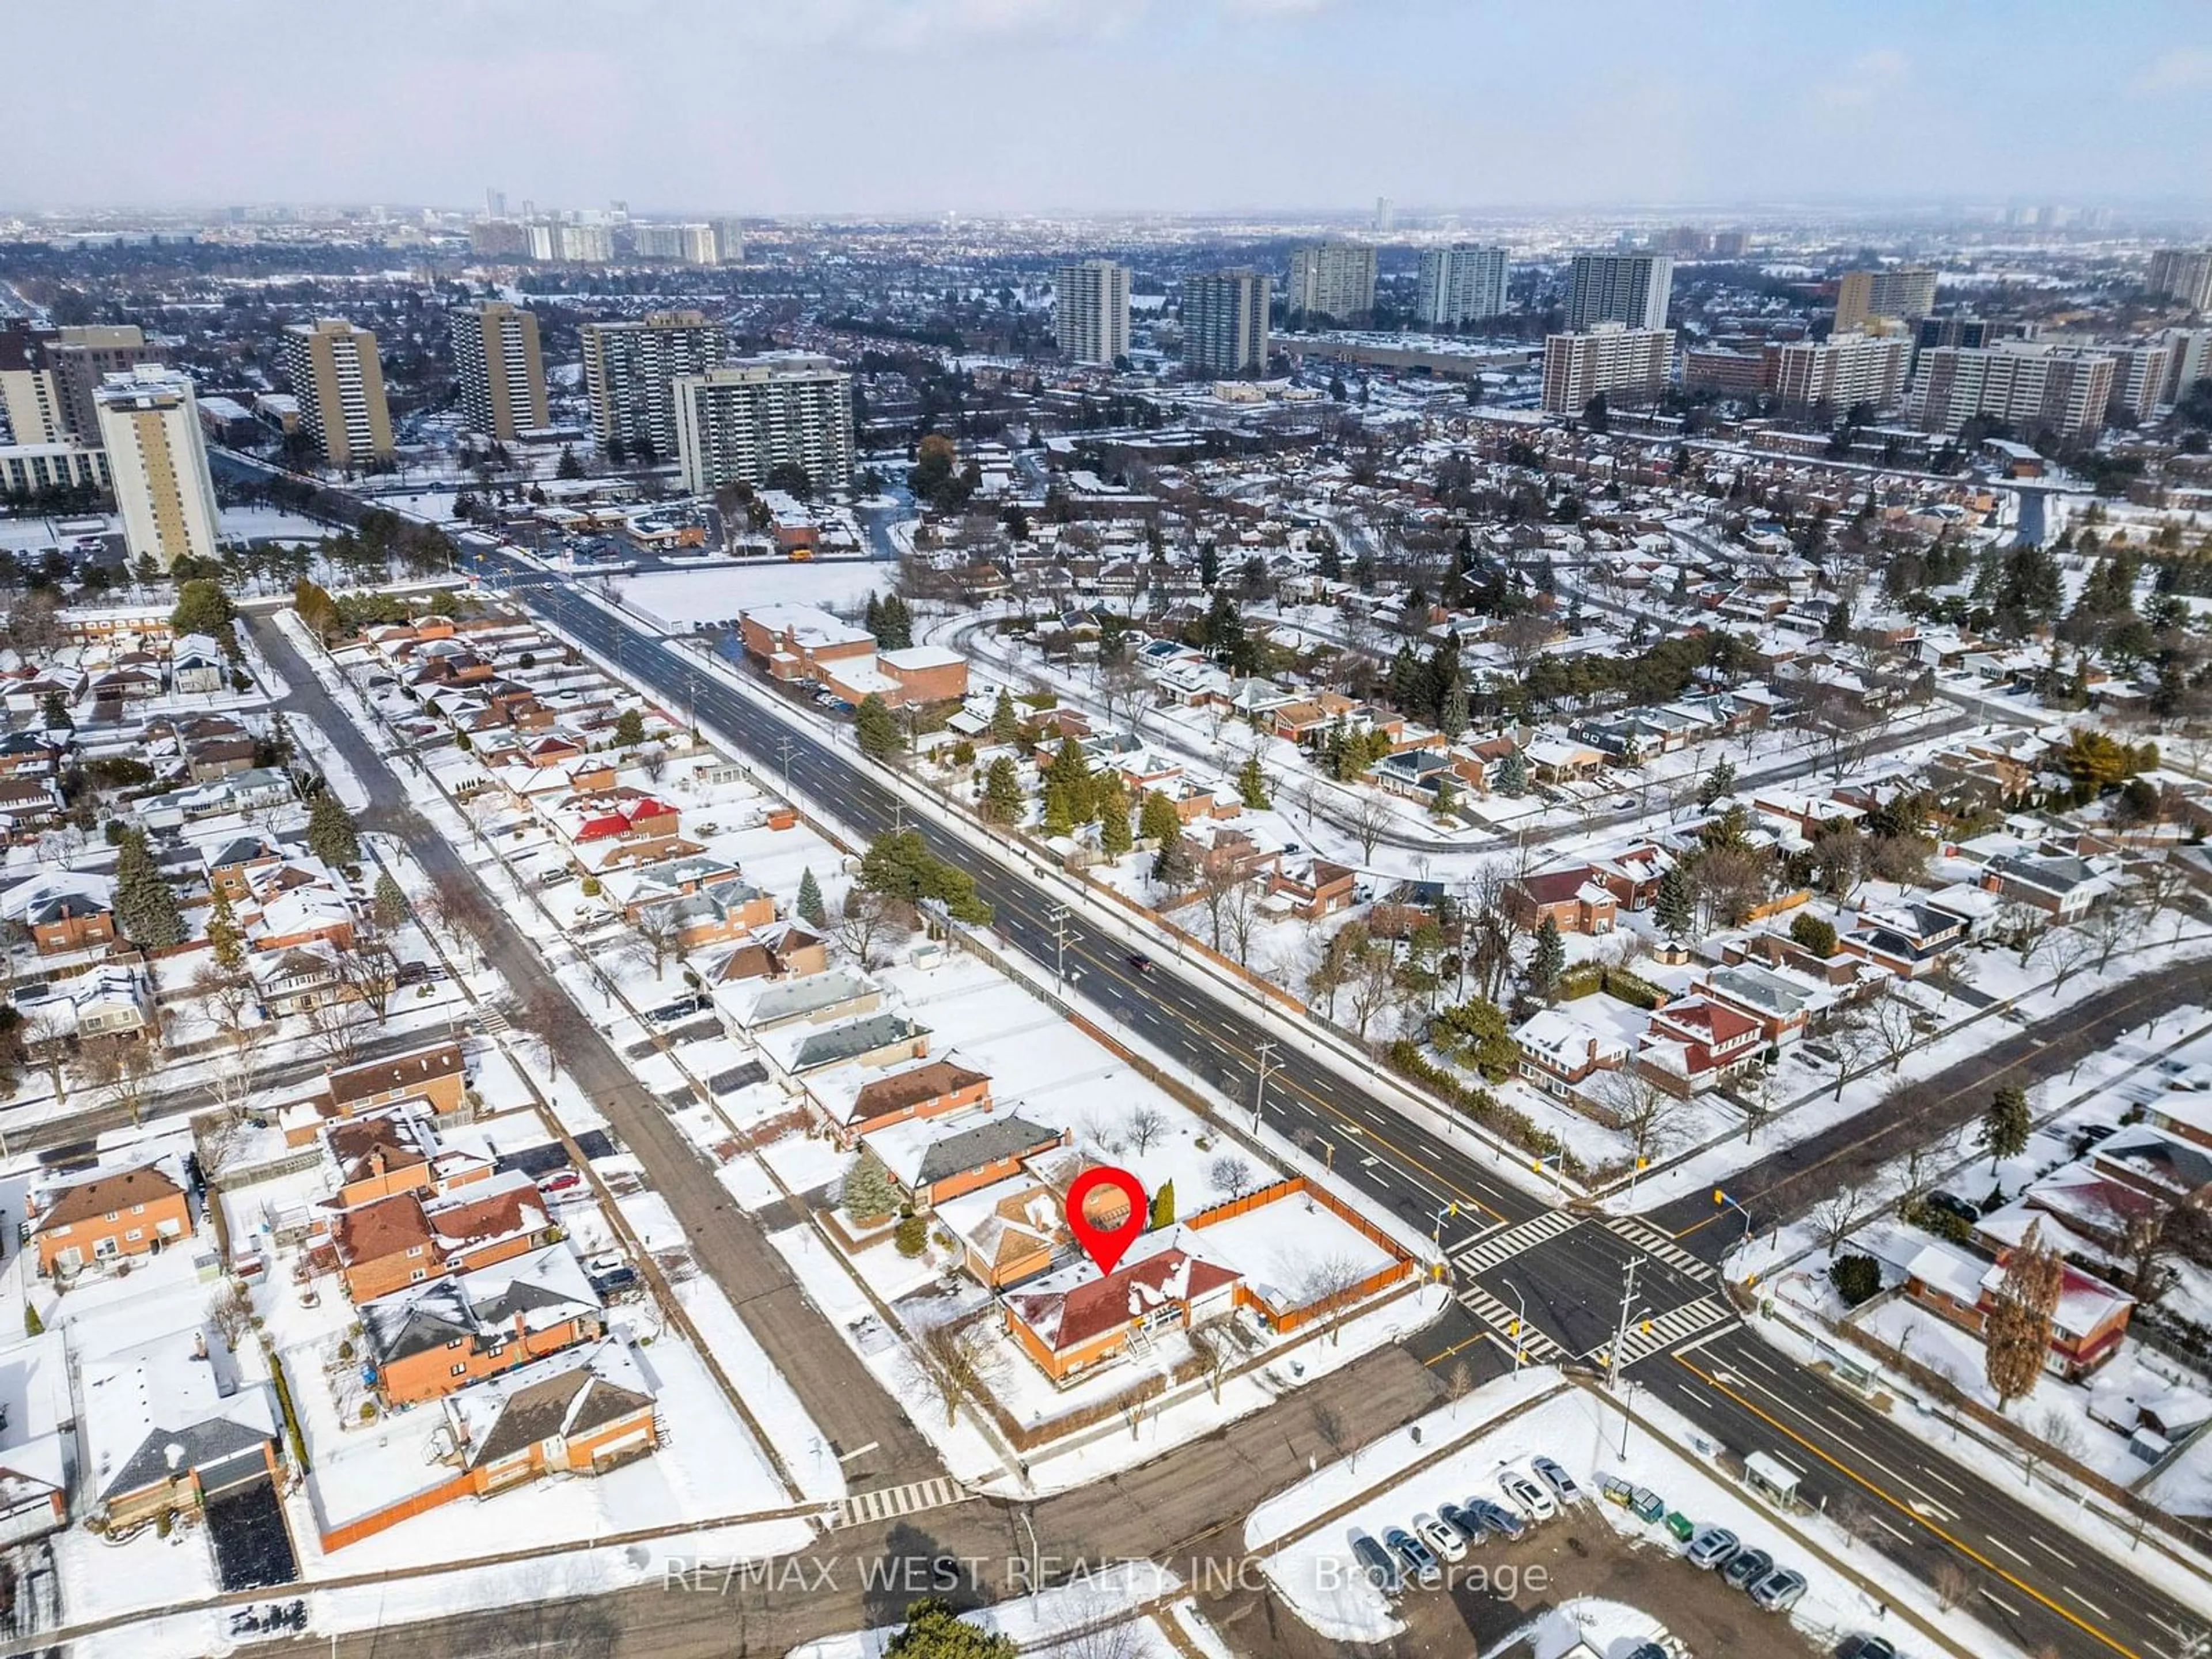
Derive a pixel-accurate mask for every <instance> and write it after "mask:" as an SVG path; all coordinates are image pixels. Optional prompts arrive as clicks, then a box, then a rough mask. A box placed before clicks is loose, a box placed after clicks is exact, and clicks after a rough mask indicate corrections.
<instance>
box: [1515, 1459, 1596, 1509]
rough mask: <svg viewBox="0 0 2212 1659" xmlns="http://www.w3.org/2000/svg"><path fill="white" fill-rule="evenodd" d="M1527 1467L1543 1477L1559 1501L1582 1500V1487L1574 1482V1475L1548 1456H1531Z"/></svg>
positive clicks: (1575, 1501)
mask: <svg viewBox="0 0 2212 1659" xmlns="http://www.w3.org/2000/svg"><path fill="white" fill-rule="evenodd" d="M1528 1467H1529V1468H1532V1469H1534V1470H1535V1471H1536V1473H1537V1474H1541V1475H1542V1476H1543V1477H1544V1484H1545V1485H1546V1486H1549V1487H1550V1488H1551V1489H1552V1492H1553V1496H1554V1497H1556V1498H1558V1499H1559V1502H1560V1503H1562V1504H1579V1503H1581V1502H1582V1501H1583V1489H1582V1488H1581V1487H1580V1486H1577V1485H1576V1484H1575V1478H1574V1476H1572V1475H1571V1474H1568V1473H1567V1472H1566V1471H1565V1469H1563V1468H1560V1467H1559V1465H1558V1464H1557V1463H1554V1462H1553V1461H1552V1460H1551V1459H1550V1458H1548V1457H1532V1458H1530V1459H1529V1460H1528Z"/></svg>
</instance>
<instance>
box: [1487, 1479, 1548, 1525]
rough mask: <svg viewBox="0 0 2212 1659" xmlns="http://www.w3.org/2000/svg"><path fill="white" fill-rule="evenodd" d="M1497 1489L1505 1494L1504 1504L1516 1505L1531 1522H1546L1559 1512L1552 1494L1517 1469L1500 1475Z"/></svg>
mask: <svg viewBox="0 0 2212 1659" xmlns="http://www.w3.org/2000/svg"><path fill="white" fill-rule="evenodd" d="M1498 1491H1500V1492H1504V1494H1505V1499H1506V1502H1508V1503H1509V1504H1515V1505H1517V1506H1518V1507H1519V1509H1520V1510H1521V1512H1522V1514H1523V1515H1525V1516H1528V1518H1529V1519H1530V1520H1531V1521H1548V1520H1550V1519H1551V1518H1552V1517H1553V1516H1555V1515H1557V1514H1558V1513H1559V1505H1558V1504H1556V1503H1554V1502H1553V1500H1552V1494H1551V1493H1549V1492H1546V1491H1545V1490H1544V1489H1543V1487H1541V1486H1538V1485H1537V1484H1536V1482H1535V1481H1534V1480H1531V1479H1529V1477H1528V1476H1527V1475H1525V1474H1522V1473H1521V1471H1520V1470H1518V1469H1507V1470H1506V1471H1505V1472H1504V1474H1500V1475H1499V1476H1498Z"/></svg>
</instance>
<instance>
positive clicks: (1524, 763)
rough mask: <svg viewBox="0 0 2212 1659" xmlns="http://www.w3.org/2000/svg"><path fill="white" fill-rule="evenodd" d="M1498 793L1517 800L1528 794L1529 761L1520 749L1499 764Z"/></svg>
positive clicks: (1513, 751)
mask: <svg viewBox="0 0 2212 1659" xmlns="http://www.w3.org/2000/svg"><path fill="white" fill-rule="evenodd" d="M1498 793H1499V794H1501V795H1510V796H1511V797H1513V798H1514V799H1519V798H1520V797H1521V796H1522V795H1525V794H1527V793H1528V757H1526V756H1524V755H1523V754H1522V752H1521V751H1520V750H1518V749H1515V750H1510V751H1509V752H1508V753H1507V755H1506V757H1505V758H1504V760H1502V761H1500V762H1498Z"/></svg>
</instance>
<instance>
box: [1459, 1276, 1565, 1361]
mask: <svg viewBox="0 0 2212 1659" xmlns="http://www.w3.org/2000/svg"><path fill="white" fill-rule="evenodd" d="M1459 1299H1460V1304H1461V1305H1462V1307H1464V1308H1465V1309H1466V1310H1468V1312H1469V1313H1471V1314H1473V1315H1474V1316H1475V1317H1476V1318H1477V1319H1480V1321H1482V1322H1483V1323H1484V1324H1486V1325H1487V1326H1489V1327H1490V1328H1491V1329H1492V1331H1494V1332H1496V1333H1497V1334H1498V1340H1500V1341H1502V1342H1504V1344H1505V1346H1506V1348H1507V1350H1508V1351H1509V1352H1510V1350H1511V1349H1512V1348H1513V1346H1514V1344H1515V1341H1516V1337H1515V1335H1514V1327H1515V1326H1516V1325H1518V1326H1519V1327H1520V1335H1519V1337H1518V1339H1517V1340H1518V1341H1519V1344H1520V1347H1521V1351H1522V1353H1524V1354H1525V1355H1526V1356H1527V1357H1528V1358H1529V1359H1530V1360H1531V1361H1532V1362H1534V1364H1539V1365H1550V1364H1557V1363H1558V1362H1559V1361H1560V1360H1562V1359H1565V1358H1566V1357H1567V1351H1566V1350H1565V1348H1562V1347H1561V1346H1559V1344H1558V1343H1556V1342H1554V1341H1553V1340H1552V1339H1551V1338H1550V1337H1548V1336H1547V1335H1545V1334H1543V1332H1541V1331H1540V1330H1538V1329H1537V1328H1535V1326H1534V1325H1533V1324H1531V1323H1529V1322H1528V1321H1526V1320H1523V1319H1522V1317H1521V1316H1520V1314H1519V1313H1518V1312H1517V1311H1516V1310H1514V1309H1511V1308H1509V1307H1507V1306H1506V1305H1505V1304H1504V1303H1503V1302H1500V1301H1499V1300H1498V1298H1497V1297H1494V1296H1492V1295H1491V1294H1490V1292H1489V1291H1486V1290H1483V1289H1482V1288H1481V1287H1480V1286H1479V1285H1466V1286H1464V1287H1462V1290H1461V1291H1460V1293H1459Z"/></svg>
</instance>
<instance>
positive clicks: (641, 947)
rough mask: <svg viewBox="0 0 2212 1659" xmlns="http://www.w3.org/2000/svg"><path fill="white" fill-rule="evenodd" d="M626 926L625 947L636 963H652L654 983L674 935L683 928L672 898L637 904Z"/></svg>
mask: <svg viewBox="0 0 2212 1659" xmlns="http://www.w3.org/2000/svg"><path fill="white" fill-rule="evenodd" d="M629 927H630V931H629V940H628V941H627V943H626V945H625V949H626V951H627V952H628V953H629V954H630V955H631V956H632V957H633V958H634V959H635V961H636V962H637V963H638V965H639V966H641V967H642V966H644V965H646V964H647V963H651V964H652V967H653V983H654V984H656V985H658V984H659V982H660V980H661V975H663V974H664V973H665V971H666V969H667V967H668V958H669V957H670V956H671V954H673V953H674V951H675V950H676V940H677V936H678V934H679V933H681V932H682V931H683V921H682V919H681V918H680V917H679V916H678V915H677V913H676V905H675V903H674V902H673V901H664V902H660V903H659V904H647V905H643V906H641V907H640V908H639V910H638V913H637V915H635V917H633V918H632V919H631V921H630V925H629Z"/></svg>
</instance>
